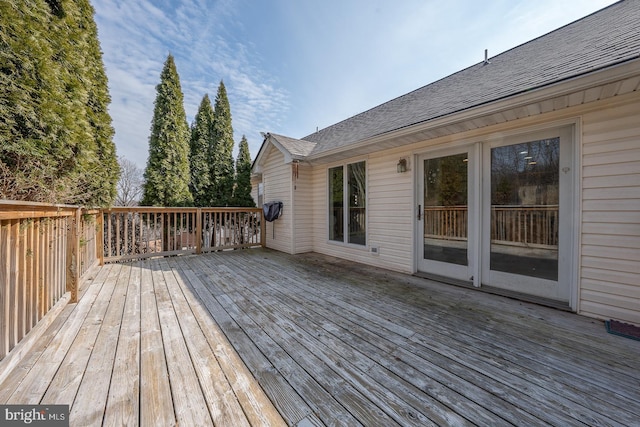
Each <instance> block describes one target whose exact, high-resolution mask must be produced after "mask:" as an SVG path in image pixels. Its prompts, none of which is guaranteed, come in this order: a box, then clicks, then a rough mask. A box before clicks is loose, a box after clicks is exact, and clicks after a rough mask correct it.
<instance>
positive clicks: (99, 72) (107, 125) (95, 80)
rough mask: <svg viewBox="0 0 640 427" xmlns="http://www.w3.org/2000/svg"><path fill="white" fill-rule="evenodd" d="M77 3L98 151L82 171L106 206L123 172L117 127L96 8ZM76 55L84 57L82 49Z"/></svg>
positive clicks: (88, 115)
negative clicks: (113, 122) (116, 140)
mask: <svg viewBox="0 0 640 427" xmlns="http://www.w3.org/2000/svg"><path fill="white" fill-rule="evenodd" d="M77 4H78V7H79V8H80V17H81V20H80V23H79V27H80V28H81V29H84V32H85V34H86V35H87V49H86V51H85V52H86V58H85V61H84V63H85V67H86V68H85V69H86V72H85V78H84V79H83V82H84V84H85V86H86V91H87V103H86V105H85V110H86V118H87V120H88V122H89V126H90V130H91V135H92V138H91V140H92V141H93V143H94V146H93V147H92V151H93V152H94V153H95V155H93V156H91V161H90V162H89V163H88V164H87V166H86V167H85V168H84V170H83V178H84V179H85V182H86V187H87V188H88V192H89V193H90V194H92V198H93V201H94V203H95V204H97V205H100V206H106V205H110V204H111V203H113V201H114V200H115V198H116V195H117V184H118V179H119V175H120V167H119V163H118V157H117V155H116V146H115V144H114V143H113V135H114V130H113V127H112V126H111V116H110V115H109V111H108V107H109V103H110V102H111V96H110V95H109V88H108V82H107V74H106V72H105V70H104V65H103V61H102V51H101V50H100V44H99V41H98V28H97V26H96V24H95V21H94V20H93V15H94V14H95V11H94V9H93V7H92V6H91V4H89V1H88V0H78V1H77ZM77 55H78V56H81V55H80V52H77Z"/></svg>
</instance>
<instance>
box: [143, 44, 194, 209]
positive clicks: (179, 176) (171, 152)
mask: <svg viewBox="0 0 640 427" xmlns="http://www.w3.org/2000/svg"><path fill="white" fill-rule="evenodd" d="M156 91H157V95H156V100H155V107H154V110H153V119H152V122H151V136H150V137H149V159H148V160H147V167H146V169H145V171H144V178H145V183H144V193H143V197H142V201H141V204H142V205H143V206H190V205H192V204H193V198H192V196H191V193H190V192H189V125H188V124H187V115H186V113H185V111H184V104H183V102H184V96H183V94H182V88H181V87H180V77H179V76H178V71H177V70H176V65H175V62H174V60H173V56H171V55H169V56H168V57H167V60H166V62H165V63H164V68H163V70H162V73H161V74H160V83H159V84H158V85H157V86H156Z"/></svg>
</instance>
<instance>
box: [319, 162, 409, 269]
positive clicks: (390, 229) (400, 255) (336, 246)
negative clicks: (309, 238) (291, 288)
mask: <svg viewBox="0 0 640 427" xmlns="http://www.w3.org/2000/svg"><path fill="white" fill-rule="evenodd" d="M396 152H399V151H398V150H394V151H389V150H388V151H385V152H384V155H382V154H375V155H371V156H369V157H368V158H362V157H357V158H353V159H348V160H346V161H344V162H340V163H338V164H331V165H326V166H324V165H323V166H317V167H314V168H313V172H312V180H313V185H312V189H313V190H312V194H313V199H314V209H315V215H314V217H313V218H314V221H313V237H314V245H313V250H314V251H316V252H319V253H323V254H327V255H331V256H336V257H340V258H344V259H349V260H352V261H356V262H361V263H363V264H369V265H376V266H378V267H383V268H388V269H390V270H395V271H401V272H405V273H412V272H413V250H412V247H413V237H412V230H413V225H412V217H411V212H412V209H411V206H412V203H413V202H412V200H413V190H412V180H411V177H412V173H413V172H412V171H409V172H406V173H403V174H398V173H397V172H396V163H397V162H398V158H399V157H400V155H399V154H398V155H397V158H396V154H395V153H396ZM403 154H404V156H405V157H408V154H407V153H406V152H403ZM362 160H365V161H366V170H367V244H366V246H359V245H350V244H343V243H337V242H330V241H329V239H328V223H327V215H328V209H329V207H328V200H327V194H328V181H327V180H328V168H329V167H333V166H339V165H344V164H348V163H354V162H358V161H362ZM371 247H377V248H378V249H379V252H378V254H377V255H376V254H373V253H371V252H370V249H371Z"/></svg>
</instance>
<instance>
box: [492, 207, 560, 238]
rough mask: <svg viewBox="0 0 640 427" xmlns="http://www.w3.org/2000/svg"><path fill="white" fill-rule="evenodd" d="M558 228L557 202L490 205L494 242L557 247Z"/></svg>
mask: <svg viewBox="0 0 640 427" xmlns="http://www.w3.org/2000/svg"><path fill="white" fill-rule="evenodd" d="M558 227H559V223H558V205H546V206H504V205H498V206H492V207H491V241H492V242H493V243H501V244H511V245H521V246H531V247H545V248H546V247H557V246H558Z"/></svg>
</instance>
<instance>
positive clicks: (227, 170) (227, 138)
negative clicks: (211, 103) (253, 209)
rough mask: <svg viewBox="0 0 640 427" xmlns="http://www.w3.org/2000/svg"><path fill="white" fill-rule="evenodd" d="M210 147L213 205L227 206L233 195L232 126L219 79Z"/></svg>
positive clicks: (224, 90)
mask: <svg viewBox="0 0 640 427" xmlns="http://www.w3.org/2000/svg"><path fill="white" fill-rule="evenodd" d="M211 138H212V145H213V146H212V147H211V149H210V155H211V158H210V161H209V164H210V165H211V184H212V185H211V192H210V195H209V197H210V200H211V201H212V203H213V206H229V205H230V204H231V201H232V197H233V175H234V170H233V169H234V167H233V166H234V165H233V144H234V143H233V127H232V126H231V108H230V107H229V99H228V98H227V89H226V88H225V86H224V82H222V81H220V86H218V94H217V95H216V103H215V109H214V112H213V126H212V131H211Z"/></svg>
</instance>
